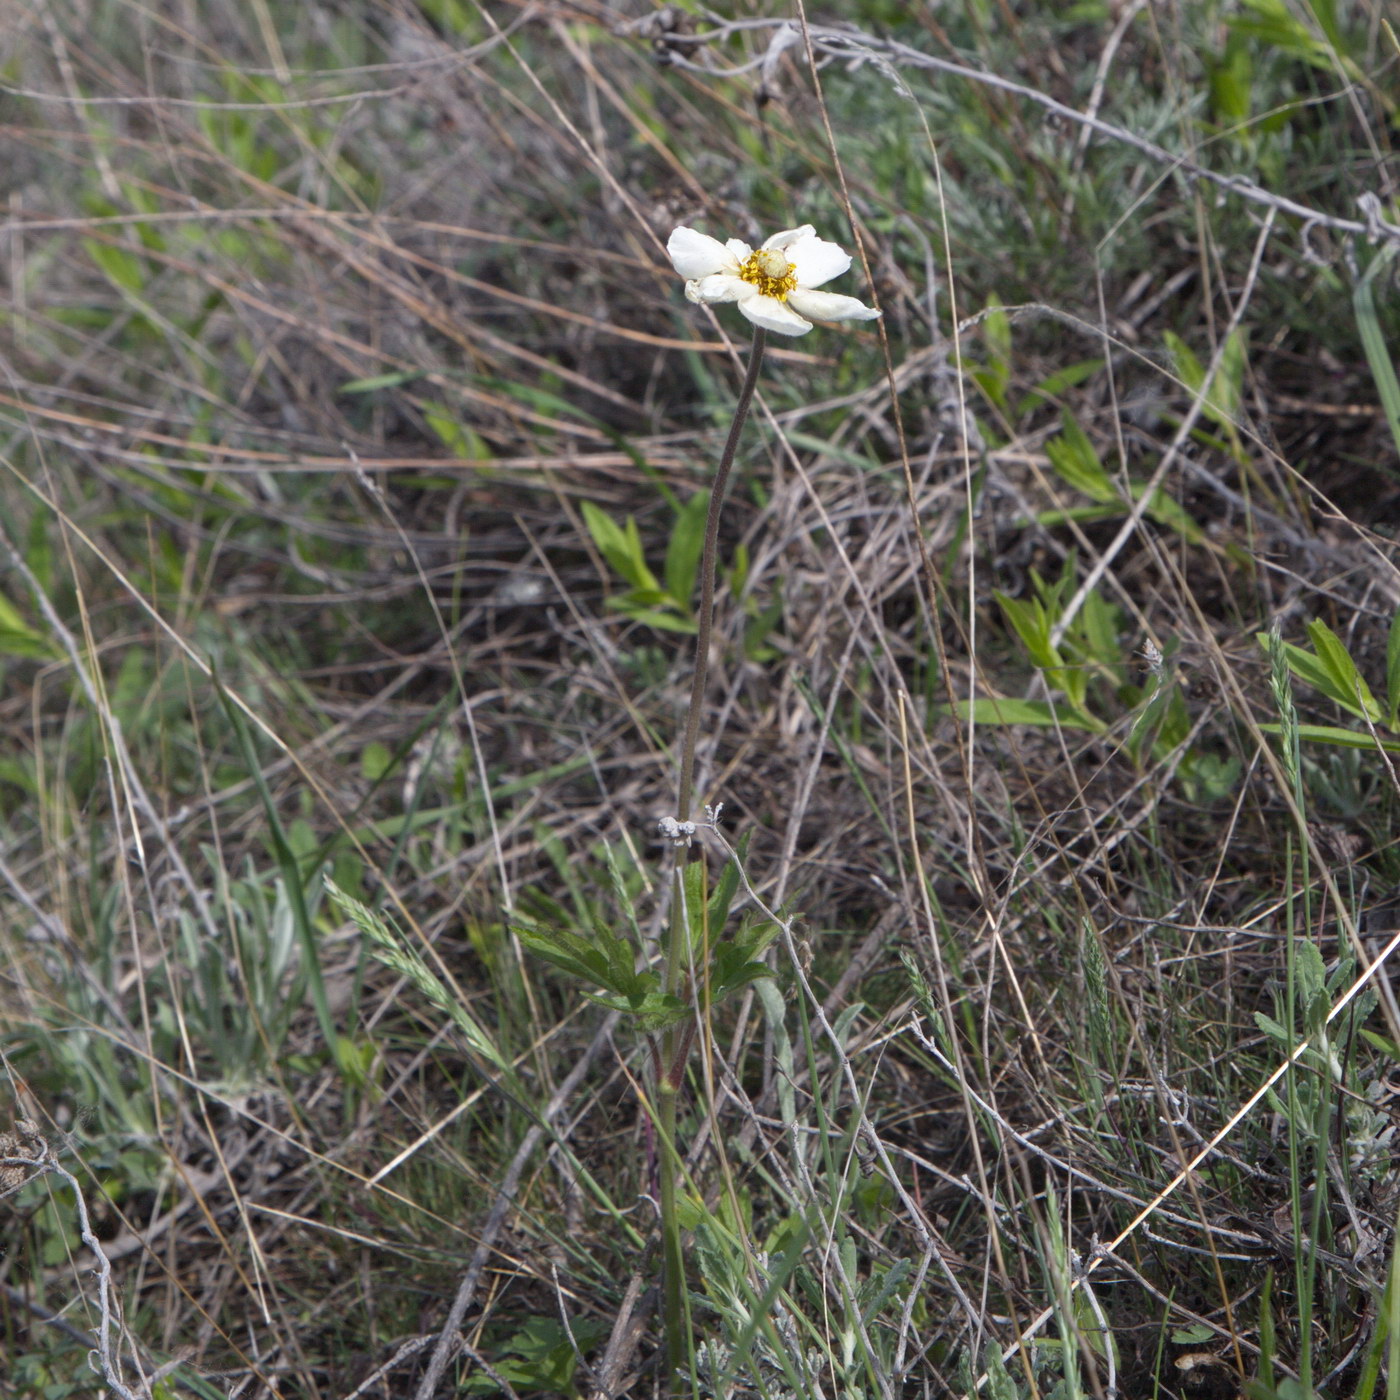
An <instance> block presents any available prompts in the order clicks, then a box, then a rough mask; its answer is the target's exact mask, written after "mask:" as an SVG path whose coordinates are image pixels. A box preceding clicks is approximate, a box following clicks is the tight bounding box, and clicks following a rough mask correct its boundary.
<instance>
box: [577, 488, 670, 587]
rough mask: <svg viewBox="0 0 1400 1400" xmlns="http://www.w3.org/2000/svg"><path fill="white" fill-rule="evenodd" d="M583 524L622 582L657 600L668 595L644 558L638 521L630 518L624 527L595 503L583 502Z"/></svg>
mask: <svg viewBox="0 0 1400 1400" xmlns="http://www.w3.org/2000/svg"><path fill="white" fill-rule="evenodd" d="M583 521H584V524H585V525H587V526H588V533H589V534H590V535H592V536H593V543H594V544H596V545H597V546H598V552H599V553H600V554H601V555H602V556H603V558H604V559H606V560H607V561H608V563H609V564H611V565H612V566H613V568H614V569H615V570H616V571H617V573H618V574H620V575H621V576H622V578H623V579H625V580H626V581H627V582H628V583H629V584H631V585H632V587H633V588H644V589H649V590H650V591H651V592H652V593H653V594H654V595H655V596H656V597H658V598H662V597H665V596H666V595H665V594H664V593H663V591H662V588H661V585H660V584H659V583H658V582H657V581H656V575H655V574H653V573H652V571H651V570H650V569H649V568H647V564H646V560H645V559H644V558H643V557H642V537H641V534H640V533H639V532H638V530H637V522H636V521H635V520H634V519H633V518H632V517H631V516H630V515H629V516H628V517H627V523H626V524H625V525H619V524H618V523H617V522H616V521H615V520H614V519H613V518H612V517H611V516H610V515H608V514H607V513H606V512H605V511H602V510H599V509H598V507H597V506H595V505H594V504H593V502H592V501H584V503H583Z"/></svg>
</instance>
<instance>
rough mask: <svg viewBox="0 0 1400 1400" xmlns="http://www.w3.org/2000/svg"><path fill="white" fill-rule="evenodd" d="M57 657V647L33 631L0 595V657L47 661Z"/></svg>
mask: <svg viewBox="0 0 1400 1400" xmlns="http://www.w3.org/2000/svg"><path fill="white" fill-rule="evenodd" d="M57 655H59V650H58V647H57V646H56V645H55V643H53V642H51V641H50V640H49V639H48V638H47V637H46V636H44V634H43V633H42V632H37V631H35V629H34V628H32V627H31V626H30V625H29V624H28V623H27V622H26V621H25V620H24V619H23V618H22V617H21V616H20V614H19V610H18V609H17V608H16V607H15V605H14V604H13V603H11V602H10V600H9V599H8V598H6V597H5V596H4V594H0V656H32V657H41V658H44V659H48V658H51V657H55V656H57Z"/></svg>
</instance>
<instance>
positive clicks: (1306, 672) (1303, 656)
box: [1255, 632, 1381, 723]
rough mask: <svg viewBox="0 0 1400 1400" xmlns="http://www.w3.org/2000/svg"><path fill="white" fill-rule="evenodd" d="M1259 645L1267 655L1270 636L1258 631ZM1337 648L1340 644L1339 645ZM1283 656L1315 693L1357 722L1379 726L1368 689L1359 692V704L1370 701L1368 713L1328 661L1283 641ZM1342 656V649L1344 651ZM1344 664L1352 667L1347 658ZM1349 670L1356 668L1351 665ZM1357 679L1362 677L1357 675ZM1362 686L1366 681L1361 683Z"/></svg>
mask: <svg viewBox="0 0 1400 1400" xmlns="http://www.w3.org/2000/svg"><path fill="white" fill-rule="evenodd" d="M1255 635H1256V637H1257V639H1258V641H1259V644H1260V646H1262V647H1263V648H1264V650H1265V651H1266V652H1267V651H1268V649H1269V634H1268V633H1267V632H1259V633H1256V634H1255ZM1338 645H1339V646H1340V645H1341V644H1340V642H1339V643H1338ZM1283 654H1284V656H1285V658H1286V659H1287V661H1288V669H1289V670H1290V671H1292V672H1293V674H1294V675H1295V676H1297V677H1298V679H1299V680H1302V681H1306V682H1307V684H1308V685H1310V686H1312V687H1313V689H1314V690H1320V691H1321V692H1322V693H1323V694H1324V695H1326V696H1327V697H1328V698H1329V699H1331V700H1335V701H1336V702H1337V704H1339V705H1340V706H1341V707H1342V708H1343V709H1344V710H1347V711H1349V712H1350V713H1351V714H1354V715H1355V716H1357V718H1358V719H1370V720H1371V721H1372V722H1373V723H1379V721H1380V719H1381V714H1380V706H1379V705H1377V704H1376V701H1375V697H1374V696H1372V695H1371V692H1370V689H1369V688H1366V689H1364V690H1362V691H1361V695H1362V703H1363V704H1364V703H1365V701H1366V700H1367V699H1369V700H1370V705H1371V707H1372V709H1371V710H1370V711H1368V710H1365V709H1362V708H1361V707H1360V706H1359V705H1358V703H1357V698H1356V691H1355V690H1353V689H1352V688H1351V687H1350V686H1348V685H1347V684H1346V683H1345V682H1344V681H1342V680H1341V679H1339V677H1338V673H1337V671H1336V670H1335V669H1334V665H1333V664H1330V663H1329V661H1328V660H1324V659H1323V658H1322V657H1319V656H1316V655H1314V654H1313V653H1312V652H1310V651H1304V650H1303V648H1302V647H1300V646H1295V645H1294V644H1293V643H1292V642H1284V644H1283ZM1343 655H1345V648H1343ZM1347 662H1348V663H1349V664H1351V658H1350V657H1347ZM1352 670H1353V671H1354V670H1355V666H1354V665H1352ZM1357 679H1358V680H1360V679H1361V677H1360V675H1359V673H1358V675H1357ZM1361 684H1362V685H1363V686H1365V681H1361Z"/></svg>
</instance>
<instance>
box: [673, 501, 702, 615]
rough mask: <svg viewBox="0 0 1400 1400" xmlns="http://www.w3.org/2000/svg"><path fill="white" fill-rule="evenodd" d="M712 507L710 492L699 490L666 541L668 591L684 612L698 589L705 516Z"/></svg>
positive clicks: (678, 518)
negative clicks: (696, 588)
mask: <svg viewBox="0 0 1400 1400" xmlns="http://www.w3.org/2000/svg"><path fill="white" fill-rule="evenodd" d="M709 508H710V493H709V492H708V491H697V492H696V493H695V494H694V495H693V496H692V497H691V498H690V499H689V500H688V501H687V502H686V503H685V505H684V506H682V507H681V509H680V511H679V512H678V513H677V515H676V523H675V524H674V525H672V526H671V538H670V540H669V541H668V542H667V545H666V591H667V593H669V594H670V595H671V598H672V601H674V602H675V604H676V606H677V607H679V608H681V609H682V610H683V611H685V612H689V611H690V609H691V598H692V596H693V594H694V592H695V572H696V570H697V568H698V567H699V565H700V555H701V553H702V552H703V550H704V547H705V517H706V516H707V515H708V513H709Z"/></svg>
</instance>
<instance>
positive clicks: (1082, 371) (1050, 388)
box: [1016, 359, 1103, 418]
mask: <svg viewBox="0 0 1400 1400" xmlns="http://www.w3.org/2000/svg"><path fill="white" fill-rule="evenodd" d="M1102 368H1103V361H1102V360H1101V359H1093V360H1079V361H1078V362H1076V363H1075V364H1072V365H1066V366H1065V367H1064V369H1059V370H1056V371H1055V373H1054V374H1049V375H1046V377H1045V378H1044V379H1042V380H1041V381H1040V383H1039V384H1037V385H1036V386H1035V387H1034V388H1033V389H1030V390H1028V391H1027V392H1026V393H1025V394H1024V395H1023V396H1022V398H1021V400H1020V402H1018V403H1017V405H1016V417H1017V418H1022V417H1024V416H1025V415H1026V414H1027V413H1029V412H1030V411H1031V409H1033V408H1034V407H1035V406H1036V405H1037V404H1039V403H1041V402H1047V403H1049V402H1053V401H1054V400H1055V399H1057V398H1059V396H1060V395H1061V394H1063V393H1064V392H1065V390H1066V389H1073V388H1074V387H1075V386H1076V385H1078V384H1082V383H1083V382H1084V381H1085V380H1086V379H1090V378H1092V377H1093V376H1094V375H1096V374H1097V373H1098V372H1099V371H1100V370H1101V369H1102Z"/></svg>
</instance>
